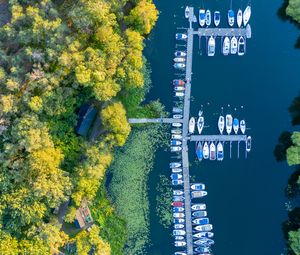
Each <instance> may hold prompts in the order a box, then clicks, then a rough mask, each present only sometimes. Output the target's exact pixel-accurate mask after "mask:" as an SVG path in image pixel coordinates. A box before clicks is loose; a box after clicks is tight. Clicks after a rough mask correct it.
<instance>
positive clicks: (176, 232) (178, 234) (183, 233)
mask: <svg viewBox="0 0 300 255" xmlns="http://www.w3.org/2000/svg"><path fill="white" fill-rule="evenodd" d="M185 234H186V233H185V231H184V230H173V235H174V236H184V235H185Z"/></svg>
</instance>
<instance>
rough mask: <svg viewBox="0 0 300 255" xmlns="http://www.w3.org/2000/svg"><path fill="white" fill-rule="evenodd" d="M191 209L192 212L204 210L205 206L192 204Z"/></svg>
mask: <svg viewBox="0 0 300 255" xmlns="http://www.w3.org/2000/svg"><path fill="white" fill-rule="evenodd" d="M191 208H192V210H193V211H199V210H206V204H194V205H192V207H191Z"/></svg>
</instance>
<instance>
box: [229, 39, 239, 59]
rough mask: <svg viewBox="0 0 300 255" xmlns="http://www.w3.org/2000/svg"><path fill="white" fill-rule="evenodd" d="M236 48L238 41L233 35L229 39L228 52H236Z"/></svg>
mask: <svg viewBox="0 0 300 255" xmlns="http://www.w3.org/2000/svg"><path fill="white" fill-rule="evenodd" d="M237 50H238V41H237V39H236V37H235V36H233V37H232V38H231V40H230V54H233V55H234V54H236V53H237Z"/></svg>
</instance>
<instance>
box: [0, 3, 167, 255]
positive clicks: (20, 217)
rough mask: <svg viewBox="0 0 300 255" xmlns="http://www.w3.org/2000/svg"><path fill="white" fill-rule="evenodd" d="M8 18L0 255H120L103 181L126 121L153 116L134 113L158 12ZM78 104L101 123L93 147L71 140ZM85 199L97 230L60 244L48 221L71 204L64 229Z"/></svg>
mask: <svg viewBox="0 0 300 255" xmlns="http://www.w3.org/2000/svg"><path fill="white" fill-rule="evenodd" d="M7 11H8V12H9V13H10V19H9V21H8V22H7V23H6V24H5V25H3V26H2V27H1V28H0V66H1V67H0V84H1V85H0V86H1V94H0V151H1V153H0V158H1V162H0V167H1V171H0V180H1V182H0V191H1V192H0V200H1V204H0V227H1V228H0V254H6V255H10V254H11V255H15V254H24V255H26V254H37V255H43V254H53V253H55V252H58V251H59V250H60V251H61V250H62V251H64V252H65V250H64V248H65V247H66V246H68V245H72V246H73V247H75V250H74V251H73V254H82V255H85V254H90V252H93V253H94V254H99V255H106V254H113V253H112V250H114V249H115V250H116V249H119V250H122V249H123V246H124V242H122V241H121V242H117V241H116V240H119V239H120V240H121V239H122V236H123V235H125V236H126V233H124V231H125V232H126V222H125V220H124V219H121V218H120V217H119V216H118V215H117V214H116V212H115V210H114V208H113V206H112V205H111V204H110V202H109V200H108V199H107V197H106V196H107V195H106V191H105V187H103V186H104V185H103V178H104V175H105V172H106V169H107V168H108V167H109V165H110V164H111V162H112V160H113V154H114V150H115V148H117V147H120V146H123V145H124V144H125V142H126V139H127V137H128V135H129V133H130V131H131V127H130V125H129V124H128V122H127V117H128V116H141V115H155V114H157V113H158V112H159V111H161V109H162V107H161V105H160V104H159V103H158V102H150V103H149V104H148V105H141V102H142V101H143V99H144V97H145V93H146V92H147V89H146V88H145V87H144V84H145V78H146V77H147V74H146V72H147V68H146V65H147V64H146V60H145V59H144V58H143V55H142V51H143V47H144V44H143V41H144V39H145V37H146V36H147V35H148V34H149V33H150V31H151V29H152V28H153V26H154V25H155V22H156V20H157V18H158V11H157V10H156V8H155V6H154V4H153V3H152V1H151V0H132V1H128V0H119V1H115V0H113V1H106V0H76V1H71V0H65V1H63V0H61V1H54V0H53V1H51V0H41V1H36V0H9V1H8V10H7ZM148 76H149V75H148ZM148 78H149V77H148ZM86 102H89V103H92V104H93V105H95V106H96V107H97V109H98V117H99V119H100V120H101V123H100V125H99V127H98V129H99V132H98V135H97V137H96V138H95V139H90V138H89V136H86V137H85V136H78V135H77V134H76V133H75V126H76V125H77V121H78V115H77V113H78V111H79V108H80V106H81V105H82V104H84V103H86ZM95 198H96V199H95ZM84 199H86V200H87V201H88V202H89V203H90V204H91V205H92V207H93V209H92V211H93V214H94V217H96V224H94V226H93V227H92V228H91V229H90V231H81V232H79V233H77V234H76V235H69V234H68V233H65V232H64V231H62V230H61V227H62V225H61V222H59V220H58V217H57V215H55V214H53V211H54V210H55V209H56V208H58V207H59V206H60V205H61V204H63V203H64V202H66V201H70V206H69V208H68V211H67V214H66V216H65V221H66V222H69V223H72V222H73V220H74V217H75V212H76V209H77V208H78V207H79V206H80V205H81V202H82V201H83V200H84ZM99 201H101V202H99ZM97 206H98V207H99V208H98V209H97ZM105 223H106V225H105ZM108 225H110V226H114V228H112V229H113V230H112V231H113V234H112V233H110V232H109V231H108V230H107V229H106V227H107V226H108ZM118 228H122V230H121V229H118ZM117 234H119V235H120V236H119V237H114V238H113V237H112V235H117ZM110 237H111V238H110ZM115 254H116V253H115Z"/></svg>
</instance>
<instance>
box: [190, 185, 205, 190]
mask: <svg viewBox="0 0 300 255" xmlns="http://www.w3.org/2000/svg"><path fill="white" fill-rule="evenodd" d="M191 189H192V190H198V191H199V190H205V184H203V183H195V184H193V185H191Z"/></svg>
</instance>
